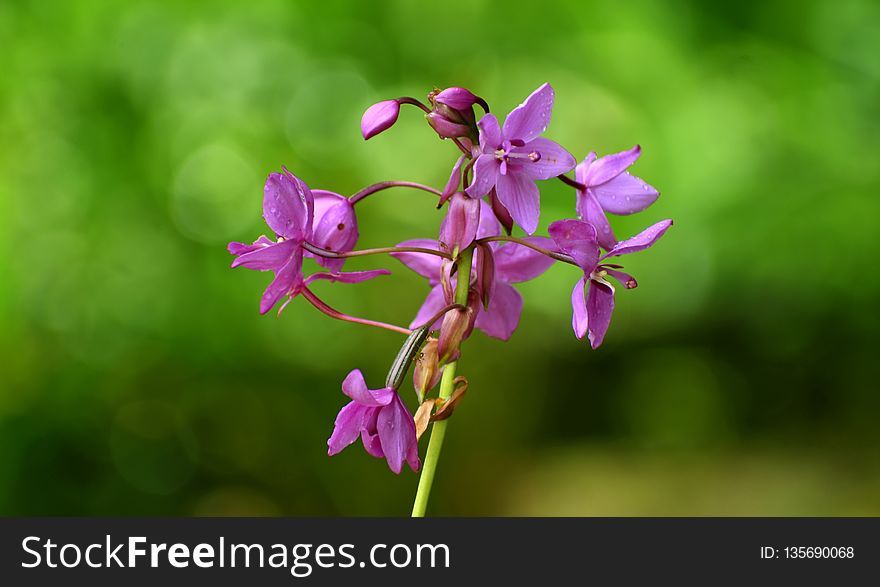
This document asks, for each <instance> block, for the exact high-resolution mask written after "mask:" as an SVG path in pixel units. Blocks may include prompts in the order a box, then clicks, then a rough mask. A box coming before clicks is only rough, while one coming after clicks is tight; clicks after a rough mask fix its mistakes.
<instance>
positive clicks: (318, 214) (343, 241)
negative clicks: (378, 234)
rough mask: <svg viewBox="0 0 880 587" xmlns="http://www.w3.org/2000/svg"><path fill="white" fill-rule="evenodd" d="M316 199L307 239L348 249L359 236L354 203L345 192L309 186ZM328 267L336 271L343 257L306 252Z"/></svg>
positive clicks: (327, 246) (342, 250) (343, 250)
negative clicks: (340, 192) (310, 229)
mask: <svg viewBox="0 0 880 587" xmlns="http://www.w3.org/2000/svg"><path fill="white" fill-rule="evenodd" d="M312 196H313V197H314V201H315V219H314V221H313V223H312V237H311V238H310V239H309V242H310V243H311V244H313V245H316V246H319V247H321V248H322V249H327V250H329V251H333V252H335V253H347V252H348V251H351V250H353V249H354V246H355V245H356V244H357V240H358V223H357V216H356V215H355V213H354V206H353V205H352V204H351V201H350V200H349V199H348V198H346V197H345V196H342V195H339V194H337V193H334V192H329V191H326V190H312ZM306 256H308V257H314V258H315V260H316V261H317V262H318V263H319V264H320V265H322V266H324V267H326V268H327V269H329V270H330V271H334V272H336V271H339V270H340V269H342V266H343V264H345V259H330V258H327V257H321V256H318V255H313V254H312V253H309V252H306Z"/></svg>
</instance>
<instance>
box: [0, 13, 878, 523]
mask: <svg viewBox="0 0 880 587" xmlns="http://www.w3.org/2000/svg"><path fill="white" fill-rule="evenodd" d="M878 30H880V6H878V5H877V4H876V3H875V2H871V1H869V0H840V1H838V2H833V3H829V2H806V3H805V2H796V1H790V2H757V1H756V2H736V3H708V2H689V1H683V0H678V1H672V2H663V3H660V2H645V1H639V0H636V1H633V2H618V3H608V2H589V3H588V2H581V1H568V2H554V3H550V4H547V3H545V4H541V3H536V2H534V1H533V0H532V1H525V2H515V1H506V2H499V3H492V2H488V1H470V2H467V3H452V4H448V5H445V6H444V5H443V4H442V3H441V4H438V3H433V4H426V3H420V2H409V1H403V0H398V1H396V2H382V3H371V2H346V3H340V2H282V1H268V2H262V1H261V2H246V3H242V2H234V1H223V2H211V3H207V2H205V3H194V2H163V3H160V2H155V3H152V2H142V1H131V2H104V1H92V0H80V1H77V2H50V1H45V0H38V1H32V2H27V1H14V0H13V1H5V2H2V3H0V71H2V75H0V244H2V246H3V250H4V251H5V254H4V255H2V257H0V285H2V287H0V513H2V514H21V515H29V514H146V515H154V514H172V515H178V514H179V515H189V514H197V515H201V514H221V515H222V514H287V515H404V514H407V513H408V512H409V508H410V504H411V498H412V495H413V493H414V490H415V486H416V483H417V476H416V475H414V474H412V473H410V472H404V474H402V475H401V476H400V477H396V476H394V475H393V474H391V473H390V472H389V471H388V470H387V468H386V467H385V465H384V464H383V463H382V462H381V461H378V460H375V459H372V458H370V457H369V456H367V455H366V454H365V453H364V452H363V450H361V449H360V448H350V449H348V450H346V451H345V452H344V453H343V454H341V455H339V456H337V457H334V458H332V459H330V458H328V457H327V456H326V444H325V442H326V438H327V436H328V435H329V433H330V431H331V428H332V423H333V418H334V417H335V414H336V411H337V410H338V409H339V407H340V406H341V405H343V403H344V402H345V398H344V397H343V396H342V394H341V393H340V390H339V383H340V381H341V380H342V378H343V377H344V376H345V374H346V373H347V372H348V371H349V370H350V369H352V368H355V367H359V368H361V369H362V370H363V371H364V373H365V374H366V375H367V377H368V380H369V381H371V382H375V383H377V384H378V383H379V382H381V381H382V379H383V378H384V372H385V369H386V368H387V366H388V364H389V363H390V361H391V359H392V358H393V356H394V354H395V352H396V347H397V345H399V344H400V342H401V340H400V337H398V336H396V335H394V334H391V333H387V332H383V331H375V330H373V329H369V328H365V327H359V326H356V325H349V324H344V323H339V322H334V321H331V320H329V319H327V318H325V317H324V316H322V315H320V314H318V313H317V312H316V311H315V310H314V309H313V308H311V307H310V306H309V305H308V304H307V303H305V302H304V300H301V299H300V300H296V301H295V302H294V303H292V304H290V306H289V307H288V308H287V310H285V312H284V314H283V315H282V316H281V317H280V318H275V317H274V315H267V316H262V317H261V316H259V315H258V314H257V306H258V300H259V297H260V294H261V292H262V289H263V288H264V287H265V285H266V283H267V280H268V279H269V276H268V275H266V274H261V273H258V272H251V271H246V270H235V271H233V270H230V269H229V263H230V260H231V259H230V257H229V255H228V254H227V252H226V251H225V245H226V243H227V242H228V241H229V240H250V239H253V238H255V237H256V236H257V235H259V234H261V233H262V232H264V231H265V228H264V226H263V224H262V222H261V218H260V213H261V210H260V203H261V194H262V183H263V180H264V179H265V176H266V174H267V173H268V172H270V171H273V170H277V169H278V168H279V166H280V165H282V164H284V165H287V166H288V167H289V168H290V169H291V170H293V171H294V172H295V173H297V174H298V175H299V176H301V177H302V178H304V179H305V180H306V181H307V182H309V184H310V185H312V186H313V187H321V188H327V189H333V190H336V191H339V192H342V193H352V192H353V191H355V190H357V189H359V188H360V187H363V186H364V185H367V184H370V183H373V182H375V181H380V180H385V179H410V180H415V181H422V182H426V183H430V184H433V185H442V183H443V182H444V181H445V179H446V177H448V173H449V168H450V166H451V164H452V162H453V161H454V159H455V150H454V147H453V146H452V145H451V144H449V143H447V142H442V141H440V140H438V139H437V137H436V136H435V135H433V134H432V132H431V131H430V129H429V128H428V127H427V126H426V125H425V124H424V120H423V118H422V117H421V116H420V115H419V113H418V112H417V111H416V110H414V109H410V110H405V111H404V113H403V114H402V115H401V119H400V121H399V122H398V124H397V125H396V126H395V127H394V128H393V129H392V130H391V131H389V132H387V133H385V134H383V135H381V136H379V137H377V138H375V139H373V140H371V141H370V142H369V143H364V142H363V140H362V139H361V137H360V134H359V120H360V114H361V112H362V111H363V110H364V109H365V108H366V107H367V106H368V105H370V104H371V103H373V102H375V101H377V100H380V99H384V98H388V97H396V96H399V95H415V96H423V95H424V94H425V93H426V92H427V91H428V90H430V89H431V88H433V87H444V86H447V85H464V86H468V87H471V88H473V89H474V90H475V91H477V92H478V93H480V94H481V95H483V96H485V97H486V98H487V99H488V100H489V102H490V103H491V104H492V107H493V110H494V111H496V112H499V113H503V112H507V111H508V110H509V109H510V108H512V107H513V106H515V105H516V104H518V103H519V102H520V101H521V100H522V99H523V98H524V97H525V96H526V95H527V94H528V93H529V92H531V91H532V90H533V89H534V88H535V87H537V86H538V85H539V84H541V83H543V82H545V81H549V82H551V83H552V84H553V86H554V87H555V89H556V94H557V100H556V107H555V110H554V117H553V122H552V123H551V126H550V129H549V132H548V136H550V137H551V138H554V139H556V140H558V141H560V142H561V143H563V144H564V145H566V146H567V147H568V148H569V149H570V150H571V151H572V152H573V153H574V154H575V155H576V156H577V157H579V158H580V157H583V156H584V155H586V153H587V152H588V151H589V150H596V151H598V152H599V153H601V154H604V153H608V152H613V151H619V150H622V149H625V148H629V147H630V146H632V145H633V144H635V143H640V144H641V145H642V148H643V156H642V159H641V160H640V161H639V162H638V163H637V165H636V167H635V169H634V170H635V172H636V173H637V174H638V175H640V176H642V177H644V178H646V179H647V180H648V181H649V182H650V183H651V184H653V185H655V186H657V187H658V188H659V189H660V190H661V192H662V194H663V195H662V196H661V198H660V200H659V201H658V202H657V203H656V204H655V205H654V206H653V207H652V208H650V209H649V210H648V211H646V212H644V213H642V214H640V215H638V216H635V217H627V218H615V219H614V223H615V228H616V230H617V231H618V234H621V235H629V234H633V233H634V232H636V231H637V230H639V229H641V228H642V227H644V226H646V225H647V224H648V223H652V222H655V221H657V220H660V219H662V218H666V217H672V218H674V219H675V223H676V224H675V226H674V227H673V229H672V230H670V232H669V233H668V234H667V236H666V237H665V238H664V239H663V240H662V241H661V242H660V243H659V244H658V245H657V246H656V247H655V248H654V249H653V250H651V251H650V252H648V253H643V254H639V255H634V256H632V257H629V258H627V259H626V263H627V268H628V270H630V271H631V272H632V273H634V274H635V275H636V276H637V277H638V278H639V282H640V286H639V288H638V289H637V290H634V291H622V292H620V294H619V296H618V307H617V311H616V313H615V316H614V320H613V324H612V328H611V330H610V332H609V335H608V337H607V339H606V342H605V344H604V345H603V346H602V347H601V349H600V350H598V351H591V350H590V349H589V348H588V345H587V344H585V343H584V342H583V341H578V340H576V339H575V338H574V336H573V334H572V332H571V329H570V311H571V310H570V304H569V292H570V288H571V284H572V282H573V280H574V279H576V277H577V276H576V272H575V271H574V269H572V268H571V267H567V266H559V267H554V268H553V269H551V270H550V271H549V272H548V273H547V274H546V276H544V277H543V278H542V279H539V280H536V281H534V282H530V283H527V284H524V285H523V286H521V288H520V290H521V292H522V293H523V294H524V296H525V298H526V309H525V311H524V313H523V316H522V321H521V324H520V328H519V330H518V331H517V333H516V335H515V336H514V338H513V339H512V340H511V341H509V342H507V343H501V342H499V341H495V340H491V339H488V338H486V337H484V336H482V335H481V334H477V335H475V336H474V337H473V338H472V339H471V340H470V341H468V343H467V345H466V347H465V355H464V359H463V360H462V362H461V367H460V370H461V372H462V373H464V374H465V375H467V376H468V377H469V379H470V384H471V386H470V392H469V394H468V397H467V399H466V400H465V401H464V402H463V403H462V404H461V408H460V409H459V410H458V411H457V412H456V414H455V417H454V418H453V419H452V420H451V424H450V427H449V434H448V436H447V444H446V447H445V450H444V453H443V456H442V460H441V463H440V469H439V472H438V476H437V480H436V484H435V492H434V495H433V496H432V502H431V505H430V508H429V512H430V513H434V514H438V515H441V514H442V515H452V514H473V515H557V514H575V515H581V514H591V515H692V514H697V515H700V514H722V515H740V514H754V515H792V514H820V515H826V514H846V515H860V514H878V513H880V457H878V455H880V453H878V449H880V432H878V425H877V421H878V413H880V412H878V411H880V398H878V394H877V381H878V359H877V340H878V334H880V332H878V331H880V328H878V326H880V325H878V313H877V300H878V290H880V282H878V274H877V272H876V271H875V270H874V269H875V268H876V255H877V253H878V252H880V243H878V233H880V231H878V217H880V216H878V214H880V199H878V188H880V181H878V180H880V165H878V154H880V149H878V147H880V59H878V55H880V35H878V34H877V31H878ZM541 190H542V198H543V213H542V224H541V227H542V230H543V229H545V228H546V226H547V224H548V223H549V222H550V221H551V220H553V219H556V218H561V217H567V216H569V217H570V216H572V215H573V213H574V208H573V206H574V195H573V193H572V191H571V190H570V189H569V188H566V187H565V186H564V185H562V184H561V183H559V182H545V183H543V184H542V185H541ZM359 212H360V221H361V226H362V239H361V242H360V244H361V245H362V246H381V245H387V244H392V243H395V242H397V241H400V240H403V239H408V238H416V237H422V236H428V235H432V234H435V233H436V230H437V226H438V224H439V221H440V216H439V213H437V212H436V211H435V210H434V207H433V205H432V202H431V200H430V198H428V197H426V196H425V195H424V194H421V193H419V192H412V191H408V190H398V191H389V192H386V193H384V194H383V195H381V196H376V197H374V198H371V199H370V200H368V201H365V202H364V203H363V205H362V206H361V207H359ZM350 266H351V267H352V268H370V267H379V266H387V267H389V268H391V269H392V270H393V272H394V274H393V275H392V276H391V277H385V278H381V279H376V280H374V281H372V282H369V283H365V284H361V285H356V286H347V285H338V284H319V285H318V286H316V289H317V290H318V291H319V293H320V294H321V295H322V296H324V297H325V298H326V299H328V301H330V302H331V303H332V304H333V305H335V306H337V307H339V308H341V309H344V310H346V311H348V312H351V313H353V314H357V315H363V316H368V317H371V318H375V319H381V320H387V321H392V322H395V323H403V324H405V323H407V322H408V321H409V319H410V317H411V316H412V315H413V313H414V312H415V310H416V309H417V308H418V306H419V304H420V303H421V300H422V298H423V296H424V295H425V293H426V292H427V289H426V286H425V284H424V283H423V282H422V281H421V280H420V279H419V278H418V277H416V276H415V275H414V274H411V273H410V272H408V271H407V270H405V269H404V268H403V267H402V266H401V265H399V264H398V263H396V262H395V261H392V260H388V261H387V262H386V261H385V260H384V259H378V258H370V259H359V260H357V262H352V263H351V264H350ZM407 399H408V400H409V401H410V405H411V406H414V403H415V402H414V398H413V396H412V395H408V396H407ZM424 447H425V443H424V441H423V444H422V451H424Z"/></svg>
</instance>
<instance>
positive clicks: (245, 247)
mask: <svg viewBox="0 0 880 587" xmlns="http://www.w3.org/2000/svg"><path fill="white" fill-rule="evenodd" d="M274 244H275V241H273V240H271V239H270V238H269V237H267V236H266V235H261V236H260V238H258V239H257V240H255V241H254V242H253V243H252V244H247V243H239V242H231V243H229V245H227V247H226V250H228V251H229V252H230V253H231V254H233V255H235V256H236V257H238V256H241V255H244V254H245V253H252V252H254V251H259V250H260V249H262V248H263V247H268V246H271V245H274Z"/></svg>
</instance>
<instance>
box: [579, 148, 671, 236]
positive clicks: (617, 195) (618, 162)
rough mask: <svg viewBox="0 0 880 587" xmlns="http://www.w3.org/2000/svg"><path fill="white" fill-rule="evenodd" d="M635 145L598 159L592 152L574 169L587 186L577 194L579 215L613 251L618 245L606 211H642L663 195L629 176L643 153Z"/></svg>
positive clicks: (628, 212)
mask: <svg viewBox="0 0 880 587" xmlns="http://www.w3.org/2000/svg"><path fill="white" fill-rule="evenodd" d="M641 151H642V150H641V147H639V146H638V145H636V146H635V147H633V148H632V149H630V150H629V151H623V152H621V153H614V154H613V155H606V156H605V157H602V158H601V159H598V160H597V159H596V153H595V152H590V154H589V155H587V157H586V158H585V159H584V161H583V162H582V163H581V164H579V165H578V166H577V168H576V169H575V178H576V179H577V181H578V183H581V184H583V185H585V186H587V189H586V190H578V191H577V213H578V216H579V217H580V218H581V219H582V220H586V221H587V222H589V223H590V224H592V225H593V226H594V227H596V233H597V238H598V240H599V245H600V246H601V247H602V248H603V249H605V250H606V251H610V250H611V249H612V248H614V245H615V244H616V243H617V239H616V238H615V237H614V232H613V231H612V230H611V225H610V224H609V223H608V218H607V217H606V216H605V212H611V213H612V214H619V215H627V214H635V213H636V212H641V211H642V210H644V209H645V208H647V207H648V206H650V205H651V204H653V203H654V202H655V201H656V200H657V198H658V197H659V196H660V192H658V191H657V190H655V189H654V188H653V187H651V186H650V185H648V184H647V183H645V182H644V181H642V180H641V179H639V178H638V177H635V176H633V175H630V174H629V173H627V171H626V169H627V168H628V167H629V166H630V165H632V164H633V163H635V162H636V159H638V158H639V155H640V154H641Z"/></svg>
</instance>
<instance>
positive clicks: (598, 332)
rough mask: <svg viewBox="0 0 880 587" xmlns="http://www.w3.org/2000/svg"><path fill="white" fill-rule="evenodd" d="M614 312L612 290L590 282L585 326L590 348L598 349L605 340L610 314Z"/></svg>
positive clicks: (603, 285)
mask: <svg viewBox="0 0 880 587" xmlns="http://www.w3.org/2000/svg"><path fill="white" fill-rule="evenodd" d="M613 311H614V289H612V288H610V287H608V286H607V285H605V284H602V283H598V282H596V281H590V287H589V291H587V324H588V326H589V335H590V346H591V347H593V348H594V349H595V348H598V347H599V345H600V344H602V341H603V340H604V339H605V333H606V332H608V325H609V324H611V313H612V312H613Z"/></svg>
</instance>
